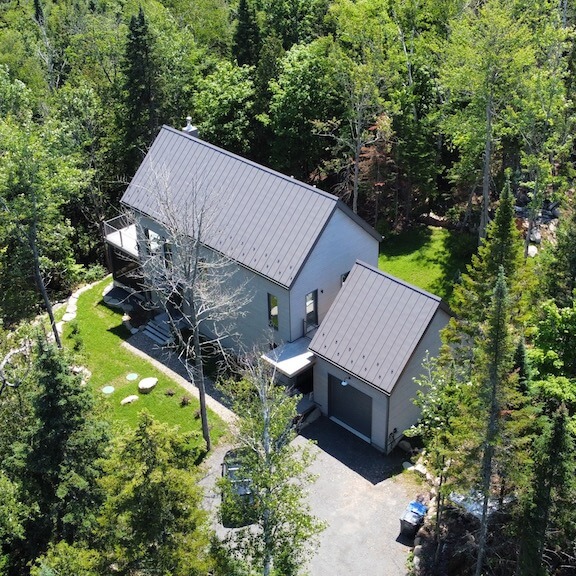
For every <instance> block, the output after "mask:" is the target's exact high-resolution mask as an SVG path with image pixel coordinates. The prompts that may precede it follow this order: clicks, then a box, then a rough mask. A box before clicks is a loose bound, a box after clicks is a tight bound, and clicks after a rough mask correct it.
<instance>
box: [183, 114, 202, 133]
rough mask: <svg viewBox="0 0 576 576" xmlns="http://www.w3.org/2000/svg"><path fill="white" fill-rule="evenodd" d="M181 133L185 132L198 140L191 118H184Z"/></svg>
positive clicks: (196, 130) (196, 129)
mask: <svg viewBox="0 0 576 576" xmlns="http://www.w3.org/2000/svg"><path fill="white" fill-rule="evenodd" d="M182 132H186V134H190V136H196V138H198V128H196V126H193V125H192V116H186V126H184V128H182Z"/></svg>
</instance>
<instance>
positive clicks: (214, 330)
mask: <svg viewBox="0 0 576 576" xmlns="http://www.w3.org/2000/svg"><path fill="white" fill-rule="evenodd" d="M165 176H166V175H165V174H162V173H161V172H157V173H156V174H155V182H153V184H152V187H151V190H150V194H151V195H152V197H153V198H154V202H155V204H156V219H157V221H158V222H160V223H161V225H162V227H163V232H162V236H160V235H158V234H157V238H155V239H153V238H151V237H150V234H149V233H148V232H147V229H146V223H145V221H143V220H141V219H138V216H137V215H135V217H136V226H137V229H138V231H139V237H140V238H145V239H146V241H145V242H144V243H143V245H142V246H141V250H140V253H141V254H142V255H143V261H142V266H141V273H142V274H143V283H144V286H145V287H146V290H148V291H150V292H151V293H152V294H153V295H154V297H153V299H154V300H155V303H156V304H159V305H160V307H161V308H162V309H163V310H165V311H166V313H167V314H168V318H169V323H170V326H171V328H172V334H173V336H174V338H175V340H176V347H177V349H178V351H179V356H178V357H179V359H180V361H181V362H182V364H183V365H184V367H185V369H186V371H187V373H188V376H189V378H190V380H191V381H192V382H193V383H194V384H195V385H196V386H197V387H198V391H199V399H200V415H201V419H202V434H203V437H204V440H205V442H206V450H207V451H209V450H210V447H211V442H210V427H209V425H208V415H207V410H206V390H205V375H204V364H203V362H204V359H205V356H206V350H207V349H211V350H214V349H215V348H216V349H219V350H220V352H221V353H222V355H223V357H227V353H226V350H225V348H224V345H223V340H225V339H226V338H233V336H234V328H233V323H234V321H235V319H236V318H237V317H238V316H239V315H241V314H242V308H243V306H244V305H245V304H246V303H247V302H248V301H249V300H250V294H249V292H248V291H247V287H246V284H245V282H244V281H243V280H242V279H240V278H239V276H237V272H238V268H237V267H236V265H235V264H233V262H232V261H231V260H229V259H228V258H226V257H225V256H223V255H221V254H218V253H216V252H215V251H212V250H210V249H208V248H206V246H205V244H204V242H205V240H207V239H209V238H210V236H211V235H212V234H214V232H215V230H214V218H215V214H216V213H217V211H219V210H222V209H224V207H225V205H226V199H225V198H223V197H222V194H221V191H220V190H206V189H205V188H204V186H203V183H202V181H201V179H199V180H197V181H191V182H190V183H189V186H190V194H189V196H188V198H187V200H186V201H183V202H181V203H180V204H179V205H178V208H176V204H175V201H174V198H173V197H172V195H173V193H172V191H171V189H170V184H169V182H168V181H167V180H166V178H165ZM202 334H204V335H205V337H203V336H202Z"/></svg>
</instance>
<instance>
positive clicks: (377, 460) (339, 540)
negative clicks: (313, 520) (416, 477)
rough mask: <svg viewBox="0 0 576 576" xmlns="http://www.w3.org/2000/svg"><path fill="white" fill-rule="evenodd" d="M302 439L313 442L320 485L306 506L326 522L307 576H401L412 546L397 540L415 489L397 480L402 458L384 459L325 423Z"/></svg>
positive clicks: (314, 426) (309, 429) (316, 425)
mask: <svg viewBox="0 0 576 576" xmlns="http://www.w3.org/2000/svg"><path fill="white" fill-rule="evenodd" d="M302 436H303V437H304V438H308V439H312V440H315V441H316V442H317V445H316V447H315V448H314V449H315V451H316V453H317V457H316V460H315V462H314V463H313V464H312V467H311V469H312V471H313V472H314V473H315V474H317V475H318V480H317V481H316V483H315V484H314V485H312V487H311V488H310V504H311V507H312V511H313V513H314V514H315V515H316V516H318V517H319V518H321V519H322V520H326V521H327V522H328V528H327V529H326V530H325V531H324V532H323V533H322V534H321V536H320V547H319V549H318V551H317V553H316V555H315V556H314V558H312V560H311V561H310V564H309V572H310V574H311V575H312V576H348V575H350V574H361V575H363V576H403V575H405V574H406V573H407V571H406V568H405V566H406V559H407V556H408V553H409V552H410V550H411V545H412V542H411V541H407V540H406V539H404V538H400V537H399V531H400V516H401V515H402V512H403V511H404V508H405V507H406V505H407V504H408V502H409V501H410V500H412V499H414V496H415V495H416V494H415V490H416V488H415V485H414V484H413V483H412V482H411V481H410V480H409V479H407V478H406V475H399V473H400V472H401V471H402V458H401V456H400V455H393V456H389V457H385V456H383V455H382V454H381V453H380V452H378V451H377V450H376V449H374V448H372V447H371V446H370V445H369V444H367V443H366V442H364V441H363V440H360V439H359V438H357V437H356V436H354V435H353V434H351V433H350V432H348V431H346V430H344V429H343V428H342V427H340V426H338V425H336V424H334V423H333V422H331V421H330V420H328V419H327V418H324V417H322V418H320V419H319V420H317V421H316V422H314V423H312V424H310V425H309V426H307V427H306V428H304V430H303V431H302ZM303 437H299V438H298V439H297V441H303V440H304V438H303Z"/></svg>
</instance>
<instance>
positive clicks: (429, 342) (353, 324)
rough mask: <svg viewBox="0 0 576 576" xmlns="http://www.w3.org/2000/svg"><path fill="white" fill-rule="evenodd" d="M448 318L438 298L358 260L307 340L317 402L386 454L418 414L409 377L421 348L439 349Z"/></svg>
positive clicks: (419, 363) (417, 364)
mask: <svg viewBox="0 0 576 576" xmlns="http://www.w3.org/2000/svg"><path fill="white" fill-rule="evenodd" d="M449 318H450V314H449V310H448V308H447V307H446V305H445V304H444V303H443V302H442V300H441V299H440V298H439V297H438V296H434V295H433V294H429V293H428V292H425V291H424V290H421V289H420V288H416V287H414V286H411V285H409V284H407V283H405V282H403V281H401V280H399V279H398V278H394V277H393V276H390V275H388V274H386V273H384V272H382V271H381V270H378V269H377V268H375V267H373V266H371V265H370V264H367V263H365V262H361V261H358V262H356V264H355V265H354V267H353V268H352V270H351V272H350V274H349V275H348V277H347V279H346V282H345V283H344V285H343V287H342V290H341V291H340V292H339V294H338V296H337V297H336V299H335V301H334V303H333V304H332V306H331V308H330V310H329V312H328V314H327V315H326V317H325V318H324V322H323V323H322V324H321V326H320V328H319V329H318V330H317V332H316V334H315V335H314V337H313V339H312V342H311V343H310V346H309V350H310V351H311V352H312V353H313V354H314V356H315V357H316V359H315V363H314V375H313V378H314V401H315V403H316V404H317V405H318V406H319V407H320V409H321V411H322V412H323V413H324V414H326V415H327V416H329V417H330V418H331V419H333V420H335V421H336V422H338V423H339V424H340V425H342V426H343V427H345V428H347V429H348V430H350V431H352V432H353V433H355V434H356V435H358V436H360V437H361V438H363V439H364V440H366V441H367V442H371V443H372V444H373V445H374V446H376V447H377V448H379V449H380V450H383V451H385V452H390V450H391V449H392V448H393V447H394V446H395V444H396V442H397V441H398V440H399V439H400V437H401V434H402V432H403V431H404V430H406V429H407V428H409V427H410V426H411V425H412V424H414V423H415V422H416V421H417V419H418V417H419V408H418V407H417V406H415V405H414V403H413V402H412V398H414V397H416V394H417V390H418V385H417V384H416V383H415V382H414V378H415V377H418V376H419V375H420V374H421V371H422V361H423V360H424V358H425V356H426V352H427V351H428V352H429V353H430V355H432V356H434V355H436V354H437V352H438V351H439V348H440V344H441V342H440V334H439V333H440V330H441V329H442V328H443V327H444V326H446V324H447V323H448V320H449Z"/></svg>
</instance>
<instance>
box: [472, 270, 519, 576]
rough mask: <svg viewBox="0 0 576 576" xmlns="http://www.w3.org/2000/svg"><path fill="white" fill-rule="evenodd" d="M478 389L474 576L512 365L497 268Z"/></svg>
mask: <svg viewBox="0 0 576 576" xmlns="http://www.w3.org/2000/svg"><path fill="white" fill-rule="evenodd" d="M480 350H481V358H480V363H479V364H480V366H479V367H480V373H479V386H480V396H481V398H482V401H483V402H482V403H483V405H484V407H485V409H486V410H485V413H486V414H487V422H486V426H485V432H484V438H483V442H482V463H481V472H480V485H481V494H482V518H481V522H480V535H479V539H478V558H477V562H476V572H475V574H476V576H480V575H481V574H482V568H483V564H484V557H485V555H486V541H487V534H488V519H489V518H488V504H489V501H490V497H491V491H492V476H493V472H494V459H495V453H496V445H497V443H498V441H499V437H500V433H501V430H502V424H501V410H502V408H503V406H504V402H505V392H506V385H507V382H508V380H509V378H510V372H511V370H512V365H513V346H512V339H511V330H510V300H509V296H508V287H507V285H506V277H505V275H504V267H503V266H501V267H500V271H499V273H498V277H497V280H496V285H495V287H494V292H493V296H492V303H491V306H490V311H489V313H488V320H487V326H486V334H485V337H484V338H482V339H481V340H480Z"/></svg>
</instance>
